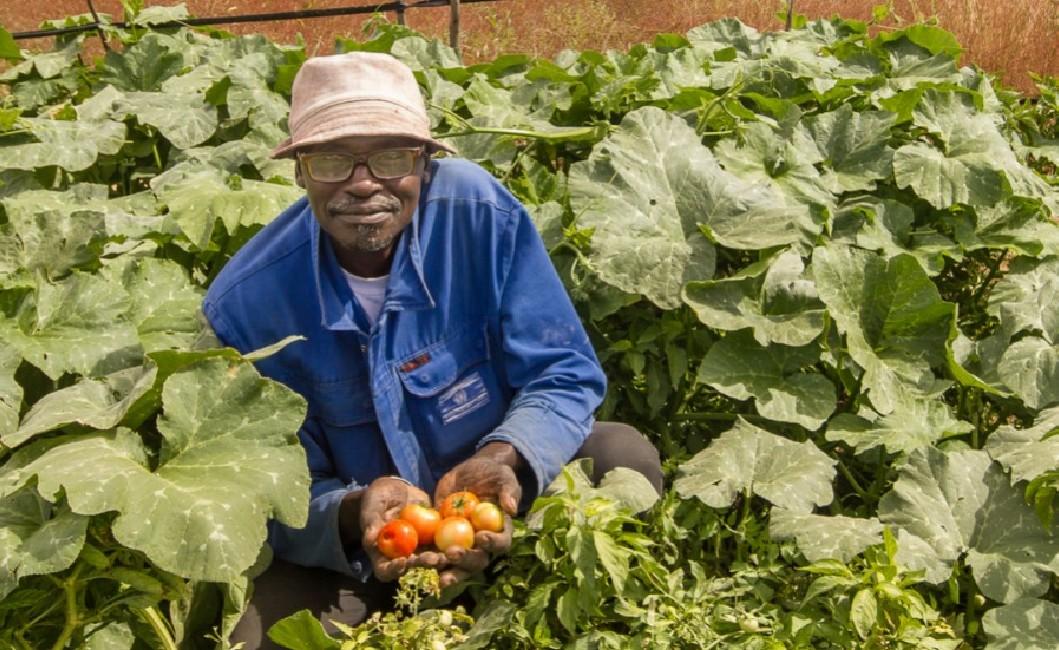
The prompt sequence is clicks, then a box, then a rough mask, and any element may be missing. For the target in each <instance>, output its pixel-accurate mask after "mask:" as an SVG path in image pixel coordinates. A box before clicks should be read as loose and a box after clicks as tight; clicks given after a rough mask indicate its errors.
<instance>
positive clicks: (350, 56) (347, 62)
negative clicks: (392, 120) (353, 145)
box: [289, 52, 429, 135]
mask: <svg viewBox="0 0 1059 650" xmlns="http://www.w3.org/2000/svg"><path fill="white" fill-rule="evenodd" d="M357 101H382V102H390V103H392V104H396V105H397V106H399V107H401V108H404V109H405V110H407V111H410V112H412V113H413V114H415V116H416V117H419V118H421V120H422V122H424V123H426V124H429V119H428V118H427V113H426V108H425V106H424V104H423V95H422V94H421V93H420V91H419V84H418V83H416V79H415V76H414V75H413V74H412V70H411V69H410V68H408V66H406V65H404V64H403V63H401V62H400V61H398V60H397V59H395V58H393V57H392V56H390V55H389V54H381V53H378V52H349V53H346V54H335V55H331V56H321V57H315V58H312V59H309V60H308V61H306V62H305V63H304V64H303V65H302V67H301V69H300V70H299V71H298V74H297V75H296V76H295V78H294V85H293V89H292V100H291V112H290V118H289V124H290V130H291V133H294V132H295V131H297V130H298V127H299V126H300V125H301V123H302V122H304V121H305V120H306V119H308V118H311V116H312V115H313V114H314V113H317V112H318V111H320V110H321V109H324V108H326V107H329V106H334V105H336V104H342V103H348V102H357ZM365 135H368V134H365ZM416 135H422V134H420V133H417V134H416Z"/></svg>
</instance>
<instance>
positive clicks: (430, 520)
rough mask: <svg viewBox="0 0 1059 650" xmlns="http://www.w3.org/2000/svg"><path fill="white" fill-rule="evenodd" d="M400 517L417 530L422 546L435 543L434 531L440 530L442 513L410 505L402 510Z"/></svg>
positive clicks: (419, 505)
mask: <svg viewBox="0 0 1059 650" xmlns="http://www.w3.org/2000/svg"><path fill="white" fill-rule="evenodd" d="M399 517H400V518H401V519H403V520H404V521H407V522H408V523H410V524H412V527H413V528H415V529H416V535H418V536H419V545H420V546H425V545H426V544H431V543H433V541H434V531H435V530H437V529H438V524H439V523H441V513H440V512H438V511H437V510H435V509H433V508H431V507H429V506H424V505H421V504H418V503H409V504H408V505H406V506H405V507H403V508H401V514H400V515H399Z"/></svg>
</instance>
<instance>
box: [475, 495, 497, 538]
mask: <svg viewBox="0 0 1059 650" xmlns="http://www.w3.org/2000/svg"><path fill="white" fill-rule="evenodd" d="M471 525H472V526H474V529H475V530H487V531H489V532H491V533H499V532H500V531H502V530H504V513H502V512H500V507H499V506H497V505H496V504H495V503H485V502H483V503H479V504H478V507H477V508H475V509H474V512H472V513H471Z"/></svg>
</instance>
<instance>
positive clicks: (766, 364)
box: [697, 331, 836, 431]
mask: <svg viewBox="0 0 1059 650" xmlns="http://www.w3.org/2000/svg"><path fill="white" fill-rule="evenodd" d="M819 360H820V350H819V348H818V347H817V346H805V347H801V348H792V347H787V346H784V345H769V346H766V347H762V346H760V345H758V344H757V342H755V341H754V339H753V337H752V336H751V335H750V333H749V332H746V331H742V332H736V333H733V334H729V335H727V336H725V337H724V338H722V339H721V340H719V341H717V342H716V343H714V344H713V346H712V347H710V351H709V352H708V353H707V354H706V357H705V358H704V359H703V360H702V365H700V366H699V371H698V377H697V379H698V381H700V382H702V383H705V384H708V385H709V386H711V387H713V388H715V389H717V390H718V391H720V392H721V393H724V394H725V395H727V396H729V397H732V398H735V399H738V400H746V399H751V398H752V399H754V400H755V403H756V406H757V410H758V413H760V414H761V415H762V416H764V417H766V418H769V419H770V420H777V421H779V422H794V423H795V424H800V425H801V426H803V427H805V428H806V429H809V430H811V431H812V430H816V429H818V428H820V426H821V425H822V424H823V423H824V422H825V421H826V420H827V418H828V417H830V416H831V413H833V412H834V410H835V404H836V396H835V386H834V384H832V383H831V381H830V380H828V379H827V378H826V377H824V376H823V375H820V374H818V373H815V372H811V373H806V372H802V370H803V369H804V368H806V367H811V366H812V365H813V364H814V363H816V362H817V361H819Z"/></svg>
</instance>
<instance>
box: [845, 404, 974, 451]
mask: <svg viewBox="0 0 1059 650" xmlns="http://www.w3.org/2000/svg"><path fill="white" fill-rule="evenodd" d="M973 430H974V426H973V425H972V424H971V423H970V422H964V421H963V420H958V419H956V418H955V417H953V413H952V408H951V407H950V406H949V405H948V404H946V403H945V402H943V401H940V400H933V399H906V400H902V401H900V402H899V403H898V404H897V405H896V408H895V409H894V410H893V411H892V412H891V413H889V414H887V415H883V416H880V415H878V414H877V413H874V412H872V411H870V410H868V409H865V410H863V411H862V412H861V413H860V414H859V415H853V414H851V413H841V414H839V415H836V416H835V417H834V419H832V420H831V421H830V422H829V423H828V425H827V436H826V437H827V439H828V440H831V441H839V440H841V441H842V442H845V443H846V444H848V445H850V446H851V447H853V448H854V449H856V450H857V452H858V453H862V452H865V451H868V450H869V449H874V448H876V447H883V448H884V449H886V451H887V452H888V453H891V454H897V453H906V454H908V453H911V452H913V451H915V450H916V449H920V448H922V447H926V446H928V445H932V444H934V443H935V442H937V441H938V440H942V439H944V438H948V437H950V436H956V435H960V434H963V433H969V432H971V431H973Z"/></svg>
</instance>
